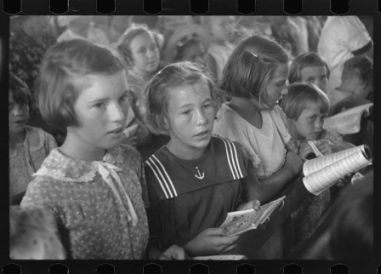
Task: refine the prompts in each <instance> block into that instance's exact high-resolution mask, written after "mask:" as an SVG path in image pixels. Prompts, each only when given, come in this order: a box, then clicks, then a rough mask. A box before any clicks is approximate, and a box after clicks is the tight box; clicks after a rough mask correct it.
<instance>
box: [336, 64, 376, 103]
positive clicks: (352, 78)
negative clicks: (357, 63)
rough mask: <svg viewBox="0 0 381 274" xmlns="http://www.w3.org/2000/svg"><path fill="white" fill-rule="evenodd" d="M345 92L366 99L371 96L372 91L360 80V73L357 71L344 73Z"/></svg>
mask: <svg viewBox="0 0 381 274" xmlns="http://www.w3.org/2000/svg"><path fill="white" fill-rule="evenodd" d="M342 78H343V83H342V86H343V87H344V90H347V91H349V92H350V93H351V95H352V96H354V97H357V98H361V99H366V98H367V96H368V95H369V92H370V89H369V88H367V87H366V84H365V83H364V81H363V80H362V79H361V78H360V72H359V71H357V70H356V69H353V70H349V71H344V72H343V77H342Z"/></svg>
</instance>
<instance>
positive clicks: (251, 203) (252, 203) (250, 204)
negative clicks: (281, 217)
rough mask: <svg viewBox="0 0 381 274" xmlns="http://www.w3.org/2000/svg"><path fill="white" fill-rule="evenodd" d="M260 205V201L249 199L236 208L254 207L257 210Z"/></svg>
mask: <svg viewBox="0 0 381 274" xmlns="http://www.w3.org/2000/svg"><path fill="white" fill-rule="evenodd" d="M260 207H261V202H260V201H258V200H251V201H249V202H247V203H243V204H240V205H239V206H238V208H237V210H246V209H254V210H255V211H257V210H259V208H260Z"/></svg>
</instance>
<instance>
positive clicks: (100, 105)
mask: <svg viewBox="0 0 381 274" xmlns="http://www.w3.org/2000/svg"><path fill="white" fill-rule="evenodd" d="M104 106H105V103H103V102H99V103H96V104H94V107H95V108H103V107H104Z"/></svg>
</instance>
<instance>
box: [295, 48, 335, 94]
mask: <svg viewBox="0 0 381 274" xmlns="http://www.w3.org/2000/svg"><path fill="white" fill-rule="evenodd" d="M328 79H329V67H328V65H327V63H326V62H325V61H324V60H323V59H322V58H321V57H320V56H319V55H318V54H317V53H315V52H306V53H303V54H301V55H299V56H297V57H296V58H295V59H294V60H293V61H292V63H291V66H290V74H289V75H288V82H289V84H292V83H295V82H306V83H311V84H315V85H316V86H318V87H319V88H320V89H321V90H322V91H324V92H327V83H328Z"/></svg>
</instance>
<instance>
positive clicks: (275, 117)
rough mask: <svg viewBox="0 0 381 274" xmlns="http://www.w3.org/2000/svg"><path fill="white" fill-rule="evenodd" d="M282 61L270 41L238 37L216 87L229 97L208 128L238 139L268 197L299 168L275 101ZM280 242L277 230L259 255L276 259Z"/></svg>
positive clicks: (282, 78)
mask: <svg viewBox="0 0 381 274" xmlns="http://www.w3.org/2000/svg"><path fill="white" fill-rule="evenodd" d="M288 61H289V59H288V55H287V54H286V52H285V51H284V49H283V48H282V47H281V46H280V45H279V44H277V43H276V42H273V41H270V40H268V39H265V38H262V37H260V36H252V37H250V38H247V39H245V40H243V41H242V42H241V43H240V44H239V45H238V46H237V47H236V48H235V50H234V51H233V53H232V55H231V56H230V58H229V61H228V63H227V64H226V66H225V68H224V72H223V77H222V83H221V87H222V89H223V90H226V91H227V92H228V94H229V95H230V96H231V99H230V100H229V101H228V102H226V103H224V104H223V105H222V107H221V109H220V111H219V114H218V118H217V121H216V123H215V127H214V132H215V133H216V134H217V135H220V136H222V137H225V138H229V139H230V140H232V141H236V142H240V143H241V144H242V145H243V146H244V147H245V149H246V150H248V151H249V154H250V158H251V160H252V161H253V163H254V165H255V167H256V169H257V174H258V177H259V180H260V182H261V185H262V186H263V187H266V188H267V189H268V192H269V194H270V195H269V198H270V199H271V198H272V197H274V196H275V195H276V194H277V193H279V191H281V190H282V189H283V188H284V187H285V186H286V185H287V184H288V183H290V182H292V180H293V179H294V178H295V177H296V176H297V175H299V174H300V171H301V167H302V161H301V159H300V158H299V156H297V155H296V153H295V152H293V151H290V150H288V148H287V143H288V142H289V141H290V138H291V137H290V135H289V133H288V131H287V129H286V125H285V124H284V121H283V119H282V114H283V113H282V110H281V109H280V108H279V106H278V105H277V102H278V100H279V99H280V98H281V93H282V92H283V91H284V89H285V87H286V80H287V76H288ZM283 115H284V114H283ZM261 202H266V201H261ZM282 242H283V240H282V233H281V232H280V231H278V232H277V233H276V234H274V235H273V238H272V239H271V238H270V240H269V242H268V244H267V247H266V248H268V249H266V250H263V252H262V254H263V256H264V258H267V259H269V258H281V257H282V256H283V254H282Z"/></svg>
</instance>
